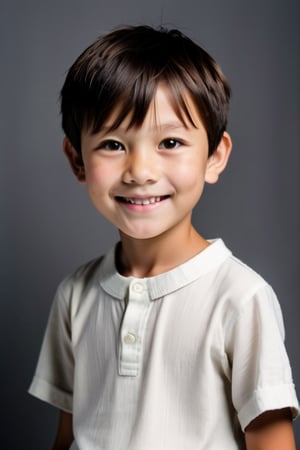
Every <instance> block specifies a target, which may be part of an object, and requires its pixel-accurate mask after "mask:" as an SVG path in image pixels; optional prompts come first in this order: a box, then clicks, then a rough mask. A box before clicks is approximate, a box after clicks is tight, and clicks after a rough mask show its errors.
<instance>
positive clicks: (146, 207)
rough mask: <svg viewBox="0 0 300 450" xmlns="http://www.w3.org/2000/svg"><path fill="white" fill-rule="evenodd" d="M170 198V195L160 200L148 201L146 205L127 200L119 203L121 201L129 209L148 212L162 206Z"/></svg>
mask: <svg viewBox="0 0 300 450" xmlns="http://www.w3.org/2000/svg"><path fill="white" fill-rule="evenodd" d="M168 198H169V197H166V198H162V199H161V200H160V201H159V202H155V203H148V204H146V205H137V204H136V203H127V202H118V203H119V205H121V206H124V207H125V208H126V209H129V210H130V211H134V212H148V211H153V210H154V209H156V208H158V207H159V206H161V205H162V203H165V201H166V200H168Z"/></svg>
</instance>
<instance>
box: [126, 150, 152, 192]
mask: <svg viewBox="0 0 300 450" xmlns="http://www.w3.org/2000/svg"><path fill="white" fill-rule="evenodd" d="M158 177H159V162H158V156H157V155H156V154H155V152H148V151H145V150H142V149H136V150H135V151H133V152H131V154H130V155H128V158H127V161H126V167H125V170H124V173H123V182H124V183H126V184H139V185H144V184H153V183H156V181H157V180H158Z"/></svg>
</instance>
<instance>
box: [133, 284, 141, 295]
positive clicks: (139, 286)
mask: <svg viewBox="0 0 300 450" xmlns="http://www.w3.org/2000/svg"><path fill="white" fill-rule="evenodd" d="M132 289H133V290H134V292H137V293H140V292H142V290H143V285H142V284H141V283H134V285H133V286H132Z"/></svg>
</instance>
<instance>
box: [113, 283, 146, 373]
mask: <svg viewBox="0 0 300 450" xmlns="http://www.w3.org/2000/svg"><path fill="white" fill-rule="evenodd" d="M150 307H151V303H150V299H149V295H148V289H147V284H146V281H143V282H141V281H139V282H138V281H132V282H131V284H130V285H129V291H128V304H127V308H126V311H125V315H124V318H123V322H122V328H121V341H120V348H119V374H120V375H125V376H126V375H127V376H137V375H138V373H139V369H140V364H141V357H142V345H143V336H144V330H145V324H146V320H147V317H148V313H149V311H150Z"/></svg>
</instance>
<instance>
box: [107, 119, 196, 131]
mask: <svg viewBox="0 0 300 450" xmlns="http://www.w3.org/2000/svg"><path fill="white" fill-rule="evenodd" d="M130 128H135V127H134V126H132V127H129V128H127V127H122V126H119V127H116V128H112V127H111V126H109V125H103V126H102V127H101V128H100V129H99V130H98V132H100V133H101V132H109V131H114V130H119V131H121V132H123V133H127V132H128V130H129V129H130ZM137 128H140V127H137ZM188 128H189V127H188V126H186V125H185V124H184V123H183V122H181V121H180V120H178V121H172V122H165V123H163V124H155V125H154V126H153V127H152V128H151V131H153V130H156V129H159V130H162V131H163V130H178V129H188Z"/></svg>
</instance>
